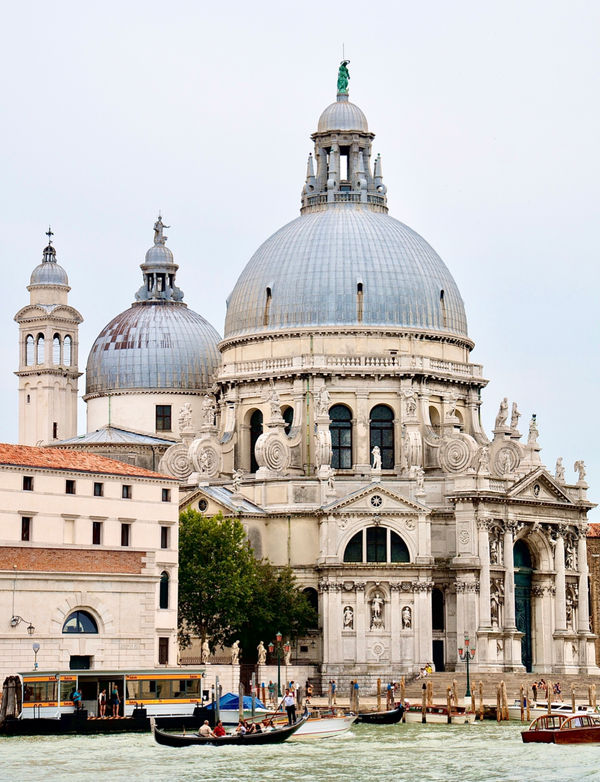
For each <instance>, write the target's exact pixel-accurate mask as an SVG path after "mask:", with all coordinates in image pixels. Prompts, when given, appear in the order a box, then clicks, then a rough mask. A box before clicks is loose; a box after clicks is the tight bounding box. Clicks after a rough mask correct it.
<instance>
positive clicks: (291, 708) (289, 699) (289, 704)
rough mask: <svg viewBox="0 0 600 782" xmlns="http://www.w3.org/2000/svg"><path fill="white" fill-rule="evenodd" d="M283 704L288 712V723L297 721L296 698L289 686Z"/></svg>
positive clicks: (291, 723)
mask: <svg viewBox="0 0 600 782" xmlns="http://www.w3.org/2000/svg"><path fill="white" fill-rule="evenodd" d="M283 705H284V706H285V710H286V712H287V718H288V724H289V725H293V724H294V722H296V698H295V697H294V695H293V693H291V692H290V690H289V689H288V688H287V687H286V688H285V695H284V696H283Z"/></svg>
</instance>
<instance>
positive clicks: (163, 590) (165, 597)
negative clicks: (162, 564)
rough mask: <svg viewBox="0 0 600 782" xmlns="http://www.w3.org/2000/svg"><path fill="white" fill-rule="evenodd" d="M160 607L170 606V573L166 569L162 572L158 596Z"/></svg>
mask: <svg viewBox="0 0 600 782" xmlns="http://www.w3.org/2000/svg"><path fill="white" fill-rule="evenodd" d="M158 607H159V608H168V607H169V574H168V573H167V571H166V570H163V572H162V573H161V574H160V592H159V597H158Z"/></svg>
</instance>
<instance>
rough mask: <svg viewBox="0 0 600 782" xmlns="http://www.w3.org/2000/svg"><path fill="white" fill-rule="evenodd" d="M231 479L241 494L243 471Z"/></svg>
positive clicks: (234, 487)
mask: <svg viewBox="0 0 600 782" xmlns="http://www.w3.org/2000/svg"><path fill="white" fill-rule="evenodd" d="M231 477H232V479H233V491H234V492H235V493H236V494H237V493H238V492H239V490H240V486H241V484H242V478H243V477H244V471H243V470H234V471H233V475H232V476H231ZM261 643H262V642H261Z"/></svg>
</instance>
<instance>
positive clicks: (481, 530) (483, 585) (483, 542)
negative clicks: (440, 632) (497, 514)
mask: <svg viewBox="0 0 600 782" xmlns="http://www.w3.org/2000/svg"><path fill="white" fill-rule="evenodd" d="M477 529H478V535H479V562H480V570H479V626H480V627H481V628H482V629H485V630H487V629H490V628H491V626H492V618H491V615H490V534H489V530H490V521H489V519H479V520H478V521H477Z"/></svg>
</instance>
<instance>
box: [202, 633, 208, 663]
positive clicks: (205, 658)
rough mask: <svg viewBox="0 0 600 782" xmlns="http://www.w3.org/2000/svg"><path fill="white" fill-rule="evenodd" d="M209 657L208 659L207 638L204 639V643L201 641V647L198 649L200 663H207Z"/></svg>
mask: <svg viewBox="0 0 600 782" xmlns="http://www.w3.org/2000/svg"><path fill="white" fill-rule="evenodd" d="M209 657H210V646H209V645H208V638H205V639H204V641H202V647H201V649H200V662H202V663H206V662H208V658H209Z"/></svg>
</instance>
